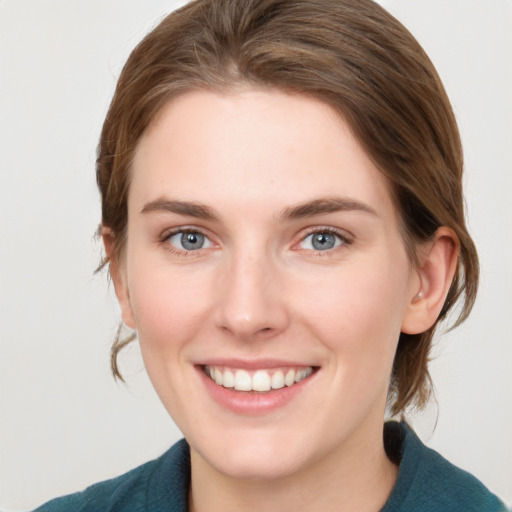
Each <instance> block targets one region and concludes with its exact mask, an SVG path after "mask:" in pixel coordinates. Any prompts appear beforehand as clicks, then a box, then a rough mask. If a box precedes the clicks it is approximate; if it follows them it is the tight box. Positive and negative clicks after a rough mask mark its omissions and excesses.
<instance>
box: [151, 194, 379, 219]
mask: <svg viewBox="0 0 512 512" xmlns="http://www.w3.org/2000/svg"><path fill="white" fill-rule="evenodd" d="M350 211H360V212H364V213H369V214H371V215H375V216H378V215H377V212H376V211H375V210H374V209H373V208H372V207H370V206H368V205H367V204H365V203H362V202H360V201H357V200H355V199H351V198H345V197H324V198H320V199H314V200H312V201H307V202H305V203H300V204H297V205H295V206H289V207H287V208H285V209H284V210H283V211H282V212H281V214H280V216H279V219H280V220H281V222H285V221H288V220H299V219H304V218H307V217H314V216H316V215H325V214H328V213H336V212H350ZM152 212H157V213H158V212H160V213H162V212H163V213H165V212H169V213H177V214H178V215H186V216H188V217H195V218H197V219H203V220H209V221H218V220H219V216H218V215H217V214H216V213H215V211H214V210H213V209H212V208H210V207H209V206H206V205H204V204H201V203H195V202H191V201H178V200H173V199H156V200H155V201H151V202H149V203H146V204H145V205H144V207H143V208H142V210H141V213H143V214H146V213H152Z"/></svg>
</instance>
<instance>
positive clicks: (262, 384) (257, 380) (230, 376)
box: [203, 365, 313, 392]
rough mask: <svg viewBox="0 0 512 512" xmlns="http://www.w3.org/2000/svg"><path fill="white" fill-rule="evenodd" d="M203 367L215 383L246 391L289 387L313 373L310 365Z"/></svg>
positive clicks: (265, 390) (266, 390)
mask: <svg viewBox="0 0 512 512" xmlns="http://www.w3.org/2000/svg"><path fill="white" fill-rule="evenodd" d="M203 368H204V372H205V373H206V375H207V376H208V377H210V379H211V380H212V381H213V382H215V383H216V384H217V385H219V386H223V387H225V388H230V389H234V390H236V391H246V392H247V391H258V392H268V391H271V390H274V389H281V388H284V387H285V386H287V387H290V386H293V385H294V384H297V383H299V382H301V381H302V380H304V379H306V378H307V377H309V376H310V375H311V374H312V373H313V367H312V366H306V367H296V368H283V369H280V368H273V369H272V370H268V369H260V370H256V371H247V370H243V369H237V368H226V367H220V366H209V365H205V366H204V367H203Z"/></svg>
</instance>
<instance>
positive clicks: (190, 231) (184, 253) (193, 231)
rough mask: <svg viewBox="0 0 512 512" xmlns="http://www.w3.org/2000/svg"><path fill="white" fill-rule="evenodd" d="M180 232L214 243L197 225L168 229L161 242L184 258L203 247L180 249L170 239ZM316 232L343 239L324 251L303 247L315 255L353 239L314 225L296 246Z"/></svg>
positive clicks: (333, 249) (334, 248)
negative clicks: (198, 236) (200, 236)
mask: <svg viewBox="0 0 512 512" xmlns="http://www.w3.org/2000/svg"><path fill="white" fill-rule="evenodd" d="M180 233H182V234H184V233H187V234H197V235H202V236H204V237H205V238H206V239H207V240H209V242H210V243H213V242H212V241H211V238H210V237H209V236H208V235H207V234H206V233H204V232H203V231H201V230H200V229H197V228H195V227H190V228H189V227H186V226H182V227H179V228H176V229H173V230H171V231H166V232H165V233H163V234H162V236H161V237H160V239H159V242H160V243H161V244H162V245H164V246H165V248H166V250H168V251H169V252H171V253H172V254H174V255H177V256H180V257H183V258H187V257H194V256H199V254H200V253H201V249H203V248H201V249H197V250H195V251H194V250H188V251H187V250H185V249H178V248H176V247H174V246H173V245H171V244H170V243H169V240H170V239H171V238H172V237H173V236H175V235H178V234H180ZM315 234H328V235H333V236H335V237H336V238H338V239H339V240H340V241H341V243H340V244H339V245H337V246H335V247H333V248H330V249H325V250H323V251H322V250H314V249H303V250H306V251H308V252H309V253H310V254H313V255H315V256H319V257H326V256H329V255H332V253H333V252H337V250H342V249H343V248H345V247H346V246H348V245H351V244H352V241H353V238H352V237H351V236H347V234H346V232H342V231H340V230H339V229H336V228H333V227H331V226H325V227H314V228H310V229H308V230H307V231H306V233H305V234H302V235H301V238H300V240H299V241H298V242H297V243H295V244H294V247H296V246H297V245H299V244H301V243H303V242H304V241H305V240H306V239H307V238H308V237H310V236H311V235H315ZM297 250H299V249H297ZM195 253H197V254H195Z"/></svg>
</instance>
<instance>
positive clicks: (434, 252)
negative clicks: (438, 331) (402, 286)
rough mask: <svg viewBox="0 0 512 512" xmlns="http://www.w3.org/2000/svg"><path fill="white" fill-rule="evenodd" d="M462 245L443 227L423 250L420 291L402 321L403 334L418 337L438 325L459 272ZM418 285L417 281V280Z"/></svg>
mask: <svg viewBox="0 0 512 512" xmlns="http://www.w3.org/2000/svg"><path fill="white" fill-rule="evenodd" d="M458 256H459V241H458V238H457V235H456V234H455V232H454V231H453V230H452V229H450V228H448V227H446V226H442V227H440V228H439V229H438V230H437V231H436V233H435V235H434V237H433V239H432V240H430V241H429V242H427V243H426V244H425V246H424V247H422V249H421V253H420V256H419V260H420V262H419V267H418V268H417V269H416V273H417V275H418V277H419V283H420V284H419V289H417V290H415V291H414V292H413V294H412V297H411V299H410V300H409V303H408V304H407V309H406V312H405V315H404V318H403V320H402V332H404V333H407V334H419V333H421V332H425V331H427V330H428V329H430V327H432V326H433V325H434V323H435V322H436V320H437V318H438V316H439V314H440V313H441V310H442V308H443V305H444V302H445V300H446V296H447V295H448V291H449V290H450V286H451V284H452V280H453V276H454V275H455V271H456V270H457V263H458ZM416 282H418V280H416Z"/></svg>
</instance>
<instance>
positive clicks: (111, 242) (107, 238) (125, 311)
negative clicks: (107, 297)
mask: <svg viewBox="0 0 512 512" xmlns="http://www.w3.org/2000/svg"><path fill="white" fill-rule="evenodd" d="M101 238H102V240H103V246H104V247H105V254H106V255H107V258H108V261H109V272H110V277H111V279H112V282H113V283H114V289H115V292H116V297H117V300H118V302H119V307H120V308H121V315H122V319H123V322H124V324H125V325H126V326H128V327H130V328H131V329H135V320H134V317H133V312H132V307H131V304H130V293H129V290H128V285H127V282H126V272H125V269H123V264H122V262H121V261H120V257H119V254H117V253H116V251H115V235H114V234H113V233H112V230H111V229H110V228H106V227H104V226H102V227H101Z"/></svg>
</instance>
